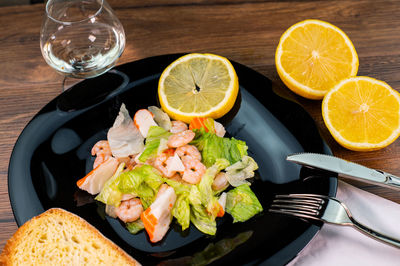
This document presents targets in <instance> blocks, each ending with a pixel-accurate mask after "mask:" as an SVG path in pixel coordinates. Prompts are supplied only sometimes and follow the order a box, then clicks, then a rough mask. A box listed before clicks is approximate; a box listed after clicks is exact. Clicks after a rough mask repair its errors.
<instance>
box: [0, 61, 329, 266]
mask: <svg viewBox="0 0 400 266" xmlns="http://www.w3.org/2000/svg"><path fill="white" fill-rule="evenodd" d="M179 56H180V55H164V56H157V57H152V58H148V59H143V60H140V61H136V62H132V63H129V64H125V65H121V66H119V67H116V68H115V69H114V70H112V71H111V72H109V73H107V74H105V75H102V76H100V77H97V78H94V79H90V80H86V81H83V82H81V83H79V84H78V85H76V86H74V87H73V88H71V89H70V90H68V91H66V92H64V93H63V94H61V95H60V96H58V97H57V98H55V99H54V100H52V101H51V102H50V103H49V104H47V105H46V106H45V107H44V108H43V109H42V110H41V111H40V112H39V113H38V114H37V115H36V116H35V117H34V118H33V119H32V121H31V122H30V123H29V124H28V125H27V126H26V128H25V129H24V130H23V132H22V133H21V135H20V137H19V138H18V141H17V142H16V144H15V147H14V150H13V153H12V156H11V159H10V165H9V171H8V184H9V195H10V201H11V205H12V209H13V212H14V216H15V219H16V221H17V223H18V225H22V224H23V223H25V222H26V221H27V220H29V219H30V218H32V217H33V216H36V215H38V214H40V213H42V212H43V211H44V210H47V209H49V208H52V207H61V208H64V209H66V210H68V211H71V212H73V213H76V214H78V215H79V216H81V217H83V218H84V219H86V220H87V221H88V222H90V223H91V224H92V225H94V226H95V227H97V228H98V229H99V230H100V231H101V232H102V233H103V234H104V235H105V236H107V237H108V238H110V239H111V240H113V241H114V242H115V243H117V244H118V245H119V246H121V247H122V248H123V249H124V250H126V251H127V252H128V253H130V254H131V255H132V256H133V257H135V258H136V259H138V260H139V261H140V262H142V263H143V264H157V263H160V262H163V263H164V264H167V265H168V264H178V265H180V264H183V263H189V262H190V261H192V262H193V261H195V262H200V263H202V262H203V263H204V262H208V263H209V262H214V263H215V264H225V263H226V264H228V263H229V264H231V265H239V264H260V263H263V264H266V265H268V264H269V265H281V264H282V265H283V264H285V263H287V262H288V261H290V260H291V259H292V258H293V257H295V256H296V254H298V252H299V251H300V250H301V249H302V248H303V247H304V246H305V245H306V244H307V243H308V242H309V241H310V240H311V238H312V237H313V236H314V235H315V234H316V233H317V232H318V230H319V227H318V226H315V225H310V224H308V223H306V222H304V221H302V220H300V219H293V218H289V217H284V216H280V215H273V214H270V213H268V212H267V211H266V210H267V209H268V206H269V204H270V201H271V199H272V197H273V195H274V194H277V193H320V194H324V195H330V196H333V195H335V193H336V186H337V179H336V177H335V176H329V175H328V176H326V177H324V178H307V179H306V180H304V178H305V177H309V176H314V175H315V174H316V172H313V171H311V170H306V169H305V168H304V169H302V168H300V167H299V166H297V165H295V164H293V163H289V162H286V161H285V158H286V156H287V155H288V154H291V153H296V152H302V151H309V152H319V153H330V150H329V148H328V147H327V146H326V144H325V143H324V142H323V140H322V139H321V137H320V135H319V133H318V130H317V128H316V126H315V124H314V121H313V120H312V119H311V117H310V116H309V115H308V114H307V113H306V112H305V111H304V110H303V109H302V108H301V107H300V106H299V105H297V104H296V103H294V102H292V101H288V100H286V99H284V98H282V97H279V96H278V95H277V94H276V93H275V91H276V90H277V89H278V88H276V87H275V86H274V84H272V83H271V81H270V80H269V79H268V78H266V77H264V76H263V75H261V74H259V73H257V72H255V71H254V70H252V69H250V68H247V67H245V66H243V65H241V64H238V63H235V62H232V63H233V65H234V67H235V69H236V71H237V74H238V77H239V83H240V94H239V97H238V100H237V101H236V103H235V106H234V108H233V109H232V110H231V111H230V112H229V113H228V114H227V115H226V116H224V117H223V118H222V119H221V122H223V123H224V124H225V125H226V129H227V132H228V133H229V135H231V136H234V137H236V138H238V139H242V140H244V141H246V143H247V145H248V146H249V154H250V155H251V156H253V157H254V158H255V160H256V161H257V162H258V164H259V170H258V173H257V176H256V179H255V181H254V183H253V185H252V189H253V190H254V192H255V193H256V195H257V197H258V198H259V199H260V202H261V204H262V205H263V207H264V212H263V213H262V214H260V215H258V216H256V217H254V218H252V219H251V220H249V221H247V222H245V223H236V224H232V220H231V219H230V218H224V219H222V220H221V221H219V223H218V232H217V235H216V236H214V237H210V236H206V235H204V234H202V233H200V232H199V231H197V230H196V229H195V228H194V227H193V226H192V227H190V229H188V230H186V231H185V232H181V230H180V229H179V227H178V226H172V228H171V230H170V231H169V232H168V234H167V235H166V237H165V238H164V240H163V241H161V242H160V243H158V244H156V245H152V244H150V242H149V241H148V238H147V236H146V234H145V233H144V232H142V233H139V234H138V235H131V234H129V233H128V232H127V230H126V229H125V228H124V227H123V226H122V225H121V223H120V222H119V221H117V220H115V219H112V218H109V217H106V218H105V217H104V206H103V205H101V204H99V203H96V202H91V203H88V204H84V205H82V204H83V203H85V202H90V201H91V200H92V198H91V197H90V196H89V195H88V194H86V193H84V192H82V191H79V190H78V189H77V187H76V184H75V183H76V181H77V180H78V179H80V178H81V177H83V176H84V175H85V174H86V173H87V172H88V171H89V170H90V167H91V165H92V163H93V158H92V157H91V156H90V149H91V147H92V145H93V144H94V143H96V142H97V141H98V140H100V139H104V138H105V137H106V132H107V130H108V128H109V127H111V126H112V123H113V121H114V119H115V117H116V116H117V114H118V111H119V108H120V105H121V103H125V104H126V105H127V108H128V110H129V111H130V113H131V115H133V114H134V112H135V111H136V110H138V109H140V108H146V107H147V106H149V105H157V82H158V78H159V76H160V74H161V72H162V70H163V69H164V68H165V67H166V66H167V65H168V64H170V63H171V62H172V61H174V60H175V59H176V58H178V57H179ZM325 175H327V174H325ZM232 250H234V252H231V251H232Z"/></svg>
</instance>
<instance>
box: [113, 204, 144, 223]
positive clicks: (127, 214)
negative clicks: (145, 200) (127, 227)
mask: <svg viewBox="0 0 400 266" xmlns="http://www.w3.org/2000/svg"><path fill="white" fill-rule="evenodd" d="M142 212H143V206H142V203H141V201H140V199H138V198H134V199H130V200H125V201H122V202H121V204H120V205H119V207H118V208H117V210H116V214H117V216H118V218H119V219H120V220H121V221H123V222H125V223H130V222H134V221H136V220H137V219H139V217H140V215H141V214H142Z"/></svg>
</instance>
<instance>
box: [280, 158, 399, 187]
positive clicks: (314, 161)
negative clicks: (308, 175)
mask: <svg viewBox="0 0 400 266" xmlns="http://www.w3.org/2000/svg"><path fill="white" fill-rule="evenodd" d="M286 160H287V161H290V162H294V163H297V164H300V165H303V166H307V167H311V168H318V169H322V170H327V171H331V172H334V173H338V174H340V175H342V176H344V177H347V178H349V179H354V180H358V181H362V182H366V183H370V184H374V185H379V186H384V187H389V188H393V189H397V190H400V177H397V176H395V175H392V174H389V173H386V172H384V171H380V170H376V169H371V168H368V167H365V166H362V165H360V164H357V163H353V162H349V161H346V160H344V159H340V158H338V157H334V156H331V155H327V154H319V153H307V152H305V153H296V154H291V155H288V156H287V157H286Z"/></svg>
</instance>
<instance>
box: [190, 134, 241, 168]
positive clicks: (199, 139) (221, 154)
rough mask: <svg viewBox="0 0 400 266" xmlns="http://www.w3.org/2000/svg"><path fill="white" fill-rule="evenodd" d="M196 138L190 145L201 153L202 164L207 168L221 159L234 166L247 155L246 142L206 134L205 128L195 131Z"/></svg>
mask: <svg viewBox="0 0 400 266" xmlns="http://www.w3.org/2000/svg"><path fill="white" fill-rule="evenodd" d="M194 132H195V133H196V136H195V138H194V140H193V141H192V142H191V143H190V144H192V145H195V146H196V147H197V149H199V151H201V155H202V158H203V160H202V162H203V163H204V164H205V166H207V167H210V166H212V165H213V164H214V163H215V161H216V160H217V159H219V158H223V159H227V160H228V161H229V163H230V164H234V163H236V162H237V161H239V160H240V159H242V157H243V156H244V155H247V148H248V147H247V146H246V143H245V142H244V141H241V140H237V139H235V138H230V139H229V138H222V137H218V136H217V135H215V134H213V133H209V132H206V131H205V130H204V128H201V129H195V130H194Z"/></svg>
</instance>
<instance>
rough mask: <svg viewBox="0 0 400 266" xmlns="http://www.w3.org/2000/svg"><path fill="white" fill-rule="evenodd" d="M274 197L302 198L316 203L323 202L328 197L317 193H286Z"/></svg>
mask: <svg viewBox="0 0 400 266" xmlns="http://www.w3.org/2000/svg"><path fill="white" fill-rule="evenodd" d="M275 198H277V199H283V198H284V199H304V200H311V201H314V202H318V203H323V202H324V201H325V200H327V199H328V198H327V197H325V196H323V195H317V194H287V195H276V196H275Z"/></svg>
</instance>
